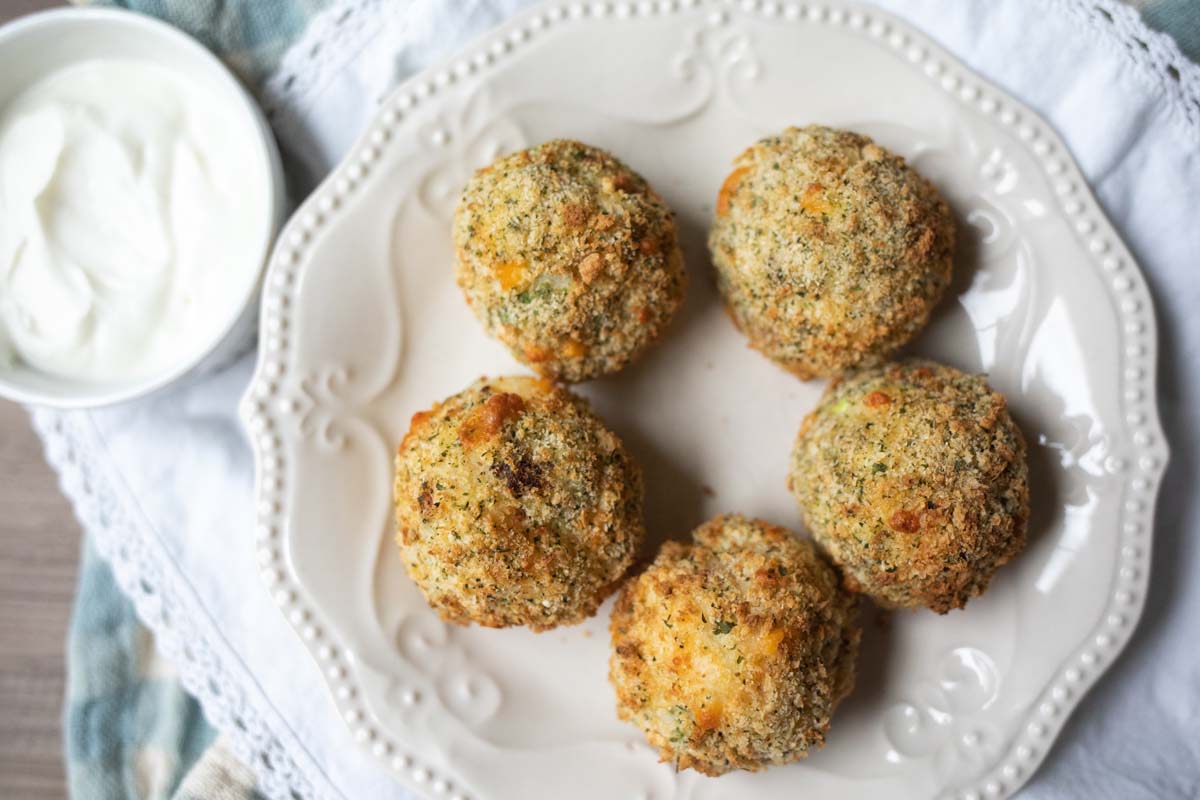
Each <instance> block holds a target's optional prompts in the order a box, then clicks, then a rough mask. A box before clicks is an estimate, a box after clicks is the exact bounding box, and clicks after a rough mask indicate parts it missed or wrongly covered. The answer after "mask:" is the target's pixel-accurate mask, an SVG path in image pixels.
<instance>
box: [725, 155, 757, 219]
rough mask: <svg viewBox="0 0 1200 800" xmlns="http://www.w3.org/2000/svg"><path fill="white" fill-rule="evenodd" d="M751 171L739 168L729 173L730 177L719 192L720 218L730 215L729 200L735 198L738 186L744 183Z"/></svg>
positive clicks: (747, 168) (746, 168)
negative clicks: (734, 194)
mask: <svg viewBox="0 0 1200 800" xmlns="http://www.w3.org/2000/svg"><path fill="white" fill-rule="evenodd" d="M749 171H750V168H749V167H738V168H737V169H735V170H734V171H733V172H731V173H729V177H728V178H726V179H725V182H724V183H722V184H721V190H720V191H719V192H717V216H718V217H723V216H725V215H726V214H728V213H729V200H730V198H731V197H732V196H733V193H734V192H736V191H737V187H738V184H739V183H741V182H742V178H743V177H744V176H745V174H746V173H747V172H749Z"/></svg>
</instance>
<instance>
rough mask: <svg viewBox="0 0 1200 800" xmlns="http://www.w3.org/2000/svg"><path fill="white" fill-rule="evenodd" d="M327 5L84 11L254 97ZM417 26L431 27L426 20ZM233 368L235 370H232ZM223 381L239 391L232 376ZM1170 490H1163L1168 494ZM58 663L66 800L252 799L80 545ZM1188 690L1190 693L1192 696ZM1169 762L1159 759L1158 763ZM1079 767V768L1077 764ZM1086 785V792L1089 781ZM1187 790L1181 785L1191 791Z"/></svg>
mask: <svg viewBox="0 0 1200 800" xmlns="http://www.w3.org/2000/svg"><path fill="white" fill-rule="evenodd" d="M329 1H330V0H116V1H113V0H95V4H96V5H119V6H123V7H126V8H131V9H134V10H137V11H141V12H144V13H148V14H152V15H155V16H158V17H161V18H163V19H165V20H167V21H168V22H171V23H173V24H176V25H178V26H179V27H181V28H183V29H184V30H187V31H188V32H189V33H191V34H193V35H194V36H196V37H197V38H199V39H200V40H201V41H203V42H204V43H205V44H207V45H208V46H209V47H211V48H212V49H213V50H215V51H216V52H218V53H219V54H221V55H222V57H223V58H225V59H226V60H227V61H228V62H229V63H230V64H231V66H233V68H234V69H235V70H236V71H237V72H238V73H239V74H240V75H241V76H242V77H243V79H244V80H245V81H246V82H247V83H248V84H249V85H250V86H251V87H252V88H257V87H258V86H259V85H260V82H261V81H262V80H263V79H264V78H266V77H267V76H269V75H270V74H271V73H272V72H273V71H274V69H275V66H276V65H277V63H278V62H279V60H280V57H281V55H282V54H283V53H284V52H285V51H286V50H287V48H288V47H289V46H290V45H291V44H292V43H293V42H294V41H295V40H296V39H297V37H298V36H299V34H300V33H301V32H302V31H303V30H304V28H305V26H306V25H307V23H308V21H309V19H310V18H311V17H312V16H313V15H314V14H316V13H317V12H318V11H319V10H320V9H321V8H323V7H324V6H325V5H326V4H327V3H328V2H329ZM419 5H420V6H421V7H422V8H423V9H424V10H425V11H426V12H429V11H430V9H431V6H430V5H429V4H419ZM1134 5H1136V6H1138V7H1139V8H1140V9H1141V10H1142V12H1143V14H1144V15H1145V19H1146V20H1147V22H1148V23H1149V24H1151V25H1157V26H1160V27H1161V28H1162V29H1164V30H1166V31H1167V32H1169V33H1173V34H1175V35H1176V36H1177V37H1178V38H1179V40H1180V44H1181V45H1182V46H1183V47H1184V48H1185V51H1187V52H1188V53H1189V55H1190V56H1191V57H1192V58H1194V59H1195V58H1197V57H1198V56H1200V3H1196V2H1194V1H1193V0H1136V2H1134ZM472 7H473V8H474V10H475V11H477V12H479V13H486V11H487V8H488V6H487V4H486V3H482V4H473V5H472ZM465 13H466V12H464V11H462V9H459V10H458V11H454V10H453V9H451V8H446V9H444V14H443V15H444V16H446V17H451V16H454V15H455V14H457V15H458V16H457V17H456V18H462V17H464V16H465ZM424 22H425V23H426V24H432V23H431V21H430V20H428V19H426V20H424ZM1081 35H1083V34H1082V33H1081ZM452 38H453V37H452ZM408 56H409V57H410V58H411V59H412V60H413V61H414V63H411V64H408V63H405V64H397V65H396V67H395V69H396V73H397V77H398V76H399V73H407V72H409V71H411V70H413V69H416V68H417V67H419V66H421V63H419V62H421V60H422V57H423V54H421V53H417V54H415V55H414V54H413V53H411V52H410V53H408ZM349 133H353V132H352V131H351V132H349ZM311 177H312V178H319V177H320V175H319V174H315V173H314V174H313V175H312V176H311ZM295 188H296V189H305V188H307V187H306V186H299V185H298V186H297V187H295ZM235 369H244V365H243V366H242V367H240V368H235ZM213 380H222V378H219V377H214V378H213ZM234 382H236V383H239V385H241V384H244V375H241V376H240V377H239V378H238V380H236V381H234ZM1165 399H1169V398H1165ZM190 411H191V412H193V413H192V414H191V415H190V416H188V415H185V416H184V417H183V418H184V419H187V420H190V422H189V424H195V425H203V424H204V421H205V418H206V416H205V414H204V413H202V412H203V411H204V410H203V409H197V408H194V407H193V408H191V409H190ZM1180 488H1183V487H1180V486H1178V485H1171V486H1170V487H1168V490H1170V489H1180ZM214 499H215V498H214ZM247 546H249V544H248V543H247ZM68 658H69V674H70V680H69V685H68V689H67V703H66V711H65V720H64V721H65V726H66V730H65V735H64V741H65V742H66V758H67V767H68V776H69V784H70V789H71V793H72V796H73V797H76V798H87V799H88V800H92V798H110V797H111V798H128V797H141V798H167V797H173V798H174V799H175V800H199V798H210V799H211V798H217V799H218V800H244V798H249V797H253V796H254V794H255V793H254V791H253V788H252V787H253V774H252V773H251V772H250V771H249V770H248V769H247V768H245V767H244V766H242V765H240V764H239V763H238V762H237V761H236V760H235V759H234V758H233V756H232V755H231V754H230V752H229V750H228V749H227V748H226V747H225V746H224V744H223V743H222V741H221V740H220V739H214V733H213V730H212V728H211V727H210V726H209V725H208V724H207V723H206V722H205V721H204V719H203V717H202V715H201V714H200V713H199V710H198V706H197V704H196V703H195V701H194V700H192V699H191V698H190V697H189V696H188V695H187V694H186V692H184V690H183V689H182V687H181V686H180V684H179V681H178V679H177V678H176V676H175V675H174V673H173V670H172V669H171V667H170V666H169V665H168V664H166V663H165V662H164V661H162V660H161V659H159V658H157V657H156V656H155V654H154V647H153V639H152V636H151V635H150V633H149V632H148V631H147V630H146V629H145V628H143V627H142V626H141V625H139V624H138V622H137V621H136V619H135V616H134V611H133V606H132V605H131V604H130V602H129V601H128V600H127V599H126V598H125V597H124V596H122V595H121V593H120V591H119V589H118V588H117V584H116V582H115V581H114V580H113V576H112V574H111V572H110V571H109V570H108V568H107V566H106V565H105V564H104V563H103V562H102V561H100V560H99V559H98V558H97V557H96V556H95V554H94V552H93V551H92V548H91V547H90V546H89V545H87V544H86V543H85V547H84V552H83V562H82V567H81V570H80V582H79V590H78V595H77V599H76V609H75V615H74V619H73V622H72V627H71V633H70V645H69V655H68ZM1191 690H1192V694H1193V695H1194V694H1195V693H1196V687H1194V686H1193V687H1191ZM1195 699H1196V698H1195V697H1193V701H1195ZM1089 730H1091V729H1090V728H1089ZM1089 736H1090V738H1087V737H1085V740H1084V741H1083V742H1082V746H1081V748H1079V755H1078V756H1077V757H1076V756H1074V755H1073V756H1071V757H1067V758H1064V759H1060V762H1061V763H1062V764H1067V763H1068V762H1070V763H1071V764H1072V766H1071V767H1066V766H1063V767H1060V768H1057V769H1054V770H1052V771H1051V772H1052V773H1053V774H1051V775H1048V776H1047V780H1046V781H1045V782H1043V784H1042V791H1041V792H1040V793H1039V796H1047V795H1055V794H1058V792H1059V791H1066V789H1065V786H1066V785H1067V784H1066V783H1064V775H1065V774H1066V773H1067V772H1073V773H1075V772H1077V771H1076V770H1074V769H1073V767H1074V766H1077V765H1076V764H1075V763H1074V762H1078V761H1080V759H1082V760H1083V761H1086V760H1087V753H1086V752H1085V751H1087V750H1088V749H1089V748H1091V747H1093V746H1094V747H1095V748H1096V749H1097V750H1100V749H1102V743H1100V742H1099V741H1098V740H1097V737H1098V736H1099V734H1089ZM1093 740H1096V741H1093ZM1134 749H1135V750H1136V748H1134ZM1169 763H1172V762H1171V759H1166V760H1165V761H1164V764H1169ZM1175 763H1177V762H1175ZM1082 767H1083V768H1084V769H1086V768H1087V764H1082ZM1142 771H1143V772H1144V771H1145V770H1144V769H1143V770H1142ZM1166 772H1168V773H1169V772H1170V770H1169V769H1168V770H1166ZM1177 777H1180V778H1182V779H1186V776H1177ZM1163 779H1164V780H1166V781H1167V782H1166V783H1159V784H1156V786H1157V789H1155V787H1150V786H1142V787H1140V788H1141V789H1146V790H1148V791H1149V792H1150V793H1151V794H1158V795H1160V796H1166V795H1164V793H1163V792H1162V791H1158V789H1163V788H1164V787H1165V786H1168V785H1173V784H1170V779H1171V776H1170V775H1164V776H1163ZM1106 780H1110V781H1111V785H1112V786H1117V787H1124V789H1125V790H1128V791H1127V792H1122V791H1121V790H1120V789H1117V790H1116V791H1117V792H1118V793H1117V794H1112V793H1111V791H1110V793H1109V794H1108V795H1106V796H1121V795H1122V794H1128V795H1129V796H1132V795H1133V794H1139V795H1142V794H1145V793H1144V792H1139V791H1138V789H1139V787H1138V786H1137V785H1135V784H1133V783H1128V782H1126V781H1125V779H1123V778H1122V777H1121V776H1119V775H1117V774H1115V771H1114V773H1113V774H1111V775H1109V776H1108V778H1106ZM1128 780H1130V781H1135V780H1136V779H1135V778H1129V779H1128ZM1091 785H1092V786H1093V788H1094V783H1093V784H1091ZM1176 788H1180V787H1178V786H1177V787H1176ZM1195 788H1196V787H1195V786H1192V790H1193V791H1194V790H1195ZM1076 789H1078V787H1076ZM1185 791H1186V790H1185ZM1170 796H1175V795H1174V794H1171V795H1170ZM1180 796H1182V795H1180Z"/></svg>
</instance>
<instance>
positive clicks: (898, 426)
mask: <svg viewBox="0 0 1200 800" xmlns="http://www.w3.org/2000/svg"><path fill="white" fill-rule="evenodd" d="M788 485H789V487H790V488H791V490H792V492H793V493H794V494H795V495H796V499H797V500H798V501H799V503H800V511H801V513H802V514H803V516H804V520H805V522H806V524H807V525H808V529H809V531H811V532H812V535H813V538H814V539H816V541H817V543H818V544H820V545H821V547H823V548H824V549H825V551H826V553H827V554H828V555H829V556H830V558H832V559H833V561H834V563H836V564H837V565H838V566H839V567H840V568H841V569H842V572H843V579H844V582H845V585H846V587H847V588H849V589H850V590H852V591H856V592H863V593H865V594H868V595H870V596H871V598H872V599H874V601H875V602H876V603H877V604H878V605H880V606H882V607H884V608H915V607H919V606H926V607H928V608H931V609H933V610H934V611H936V612H938V613H939V614H944V613H946V612H947V611H949V610H950V609H952V608H961V607H962V606H964V605H965V604H966V602H967V600H968V599H969V598H971V597H975V596H976V595H979V594H982V593H983V591H984V589H986V588H987V585H988V581H990V580H991V578H992V575H993V574H994V573H995V571H996V569H997V568H998V567H1000V566H1001V565H1002V564H1004V563H1005V562H1007V561H1008V560H1009V559H1011V558H1012V557H1013V556H1014V555H1016V554H1017V553H1018V552H1019V551H1020V550H1021V548H1022V547H1023V546H1024V545H1025V527H1026V522H1027V521H1028V519H1029V472H1028V468H1027V466H1026V463H1025V440H1024V438H1022V436H1021V431H1020V429H1018V428H1017V426H1016V424H1015V423H1014V422H1013V420H1012V417H1010V416H1009V413H1008V410H1007V408H1006V403H1005V400H1004V396H1003V395H1002V394H1000V393H999V392H996V391H993V390H992V389H991V388H990V387H989V386H988V384H987V381H986V380H985V378H984V377H982V376H977V375H967V374H965V373H962V372H959V371H958V370H956V369H954V368H952V367H947V366H943V365H941V364H936V363H934V362H932V361H923V360H911V361H907V362H904V363H898V364H887V365H885V366H882V367H876V368H873V369H868V370H864V371H862V372H859V373H857V374H855V375H852V376H850V377H848V378H845V379H843V380H841V381H840V382H834V383H833V384H832V385H831V386H830V387H829V389H828V390H827V391H826V393H825V396H824V397H823V398H822V399H821V403H820V405H819V406H817V408H816V410H814V411H813V412H812V413H811V414H809V415H808V417H807V418H806V419H805V420H804V424H803V425H802V426H801V428H800V435H799V437H798V438H797V439H796V446H795V449H794V451H793V453H792V464H791V472H790V476H789V479H788Z"/></svg>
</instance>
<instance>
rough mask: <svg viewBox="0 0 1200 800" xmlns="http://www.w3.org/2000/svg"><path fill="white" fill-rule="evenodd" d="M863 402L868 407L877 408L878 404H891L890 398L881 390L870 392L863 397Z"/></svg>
mask: <svg viewBox="0 0 1200 800" xmlns="http://www.w3.org/2000/svg"><path fill="white" fill-rule="evenodd" d="M863 402H864V403H866V404H867V406H869V407H870V408H878V407H879V406H886V405H889V404H891V402H892V398H890V397H888V396H887V395H886V394H884V393H883V392H871V393H870V394H869V395H867V396H866V397H865V398H864V399H863Z"/></svg>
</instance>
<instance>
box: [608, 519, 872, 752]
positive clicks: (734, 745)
mask: <svg viewBox="0 0 1200 800" xmlns="http://www.w3.org/2000/svg"><path fill="white" fill-rule="evenodd" d="M692 536H693V539H694V543H693V544H682V543H679V542H667V543H666V544H665V545H663V548H662V551H661V552H660V553H659V555H658V558H656V559H655V561H654V563H653V564H652V565H651V566H650V567H649V568H648V569H647V570H646V571H645V572H643V573H642V574H641V575H639V576H638V577H636V578H632V579H630V580H629V581H627V582H626V583H625V586H624V587H622V589H621V594H620V595H619V596H618V598H617V603H616V605H615V607H614V608H613V615H612V623H611V628H610V630H611V632H612V647H613V653H612V658H611V661H610V662H609V678H610V680H611V681H612V684H613V686H614V687H615V688H616V690H617V713H618V715H619V716H620V717H621V719H624V720H628V721H630V722H632V723H634V724H635V725H637V726H638V727H639V728H641V729H642V731H643V732H644V733H645V734H646V738H647V739H648V740H649V742H650V744H651V745H653V746H654V747H656V748H658V750H659V752H660V753H661V755H662V759H663V760H664V761H671V762H674V763H675V765H676V768H678V769H682V768H686V767H692V768H694V769H696V770H699V771H700V772H702V773H704V774H706V775H721V774H723V773H725V772H729V771H731V770H735V769H745V770H758V769H761V768H762V767H765V766H769V765H772V764H785V763H787V762H789V761H795V760H796V759H799V758H803V757H804V756H806V755H808V753H809V751H810V750H812V749H814V748H819V747H821V746H822V745H823V744H824V743H825V733H826V731H828V729H829V719H830V717H831V716H832V715H833V710H834V708H835V707H836V706H837V704H838V702H839V701H841V699H842V698H843V697H845V696H846V695H847V694H848V693H849V692H850V689H851V688H852V686H853V685H854V662H855V658H856V657H857V654H858V640H859V634H860V630H859V627H858V622H857V610H856V608H855V601H854V599H853V598H852V597H851V596H850V595H849V594H848V593H846V592H844V591H842V590H841V589H840V587H839V586H838V579H837V575H836V574H835V573H834V571H833V569H832V568H831V567H830V566H829V565H828V564H826V563H825V561H824V560H823V559H822V558H821V557H820V556H819V555H818V554H817V552H816V550H815V548H814V547H813V546H812V544H810V543H809V542H805V541H801V540H800V539H797V538H796V537H795V536H794V535H793V534H792V532H791V531H788V530H787V529H785V528H780V527H778V526H775V525H771V524H769V523H766V522H763V521H761V520H754V519H747V518H746V517H742V516H736V515H731V516H721V517H717V518H715V519H713V520H710V521H709V522H706V523H705V524H703V525H701V526H700V527H699V528H697V529H696V530H695V531H694V533H693V534H692Z"/></svg>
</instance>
